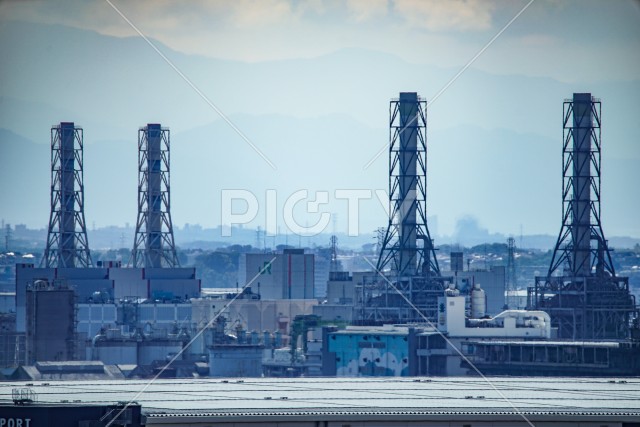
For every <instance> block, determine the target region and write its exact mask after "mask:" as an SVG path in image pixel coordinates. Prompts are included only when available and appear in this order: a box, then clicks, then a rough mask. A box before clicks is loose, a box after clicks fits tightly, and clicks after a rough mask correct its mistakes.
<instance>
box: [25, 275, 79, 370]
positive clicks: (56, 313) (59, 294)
mask: <svg viewBox="0 0 640 427" xmlns="http://www.w3.org/2000/svg"><path fill="white" fill-rule="evenodd" d="M25 295H26V314H27V319H28V321H27V331H26V332H27V340H26V353H27V355H26V357H27V363H29V364H33V363H35V362H36V361H38V362H40V361H66V360H75V359H76V346H75V343H76V340H75V310H74V302H75V301H74V294H73V290H71V289H68V288H66V287H60V286H59V284H56V283H49V282H46V281H43V280H39V281H36V282H35V283H34V284H33V285H32V286H30V287H29V288H28V289H27V290H26V294H25Z"/></svg>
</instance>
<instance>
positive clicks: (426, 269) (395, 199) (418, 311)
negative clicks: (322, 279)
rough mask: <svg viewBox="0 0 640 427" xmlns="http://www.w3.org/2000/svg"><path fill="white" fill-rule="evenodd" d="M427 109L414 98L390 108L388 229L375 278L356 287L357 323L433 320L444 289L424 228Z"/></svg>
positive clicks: (407, 94)
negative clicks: (381, 274)
mask: <svg viewBox="0 0 640 427" xmlns="http://www.w3.org/2000/svg"><path fill="white" fill-rule="evenodd" d="M426 108H427V102H426V101H424V100H421V99H420V98H419V97H418V94H417V93H415V92H402V93H400V98H399V99H395V100H392V101H391V103H390V104H389V213H390V216H389V224H388V227H387V229H386V231H385V232H384V235H383V238H382V242H381V249H380V252H379V257H378V262H377V265H376V269H377V273H376V274H375V275H374V276H372V277H370V278H367V277H364V278H363V282H362V284H361V285H358V287H359V289H357V294H358V299H357V304H356V307H355V311H354V317H355V318H356V322H358V323H362V324H382V323H389V322H424V319H425V318H427V319H429V320H430V321H435V320H436V316H437V300H438V297H439V296H442V295H443V292H444V288H443V282H442V278H441V276H440V268H439V267H438V261H437V260H436V256H435V249H434V247H433V242H432V240H431V236H430V234H429V229H428V228H427V206H426V201H427V135H426V130H427V117H426ZM378 273H383V274H384V276H385V277H380V275H379V274H378Z"/></svg>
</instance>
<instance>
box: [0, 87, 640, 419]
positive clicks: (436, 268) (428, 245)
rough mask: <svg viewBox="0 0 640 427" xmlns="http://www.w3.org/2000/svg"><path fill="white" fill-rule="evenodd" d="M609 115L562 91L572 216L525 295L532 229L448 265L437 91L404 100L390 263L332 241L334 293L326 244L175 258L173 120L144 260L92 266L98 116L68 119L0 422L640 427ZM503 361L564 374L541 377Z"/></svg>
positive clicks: (18, 303) (149, 212) (154, 135)
mask: <svg viewBox="0 0 640 427" xmlns="http://www.w3.org/2000/svg"><path fill="white" fill-rule="evenodd" d="M600 117H601V102H600V100H598V99H596V98H594V97H592V96H591V94H590V93H575V94H573V97H572V98H571V99H567V100H565V101H564V108H563V129H564V138H563V141H562V153H563V154H562V156H563V168H562V206H563V212H562V222H561V227H560V232H559V236H558V240H557V243H556V245H555V248H554V251H553V257H552V260H551V264H550V266H549V268H548V271H547V273H546V274H545V275H544V276H540V277H535V282H534V285H533V286H531V287H529V288H528V289H527V298H526V305H525V306H521V305H520V304H517V303H516V302H514V300H513V299H512V298H511V296H512V295H513V292H515V289H514V287H513V286H514V281H515V279H514V278H515V273H514V269H515V267H514V264H513V250H514V242H513V239H510V241H509V249H510V264H508V265H507V266H495V265H493V266H486V268H484V269H482V268H470V266H469V264H468V263H465V261H466V260H465V259H464V255H463V253H462V252H461V251H451V253H449V254H447V255H448V261H449V262H448V265H449V266H450V267H449V270H445V269H444V268H443V266H442V265H441V263H439V260H438V257H437V256H436V250H437V245H436V242H434V240H433V239H432V237H431V234H430V232H429V227H428V224H427V208H428V204H427V132H426V129H427V101H426V100H424V99H422V98H421V97H419V96H418V94H417V93H415V92H402V93H400V94H399V97H398V98H397V99H392V100H391V102H390V106H389V122H388V126H389V135H390V140H389V163H388V165H389V168H388V178H389V212H390V215H389V221H388V224H386V228H385V229H384V232H383V233H382V234H381V239H380V245H379V248H378V256H377V260H376V262H373V263H370V268H368V269H366V270H365V271H348V270H346V269H344V268H343V267H342V266H341V265H340V262H339V260H338V257H337V249H336V245H337V240H336V239H335V237H333V238H332V240H331V260H330V265H329V271H328V280H327V281H326V283H322V285H321V286H320V285H319V284H317V283H316V278H317V277H318V275H317V271H316V263H315V259H314V254H312V253H309V252H308V251H305V250H304V249H302V248H300V249H294V248H290V247H289V248H284V249H281V250H277V251H272V252H262V253H257V252H250V253H243V254H241V256H240V262H239V270H238V285H237V286H236V287H235V288H228V287H226V288H215V289H212V288H207V289H203V287H202V285H201V282H200V280H199V279H198V278H197V277H198V275H197V271H196V268H194V267H188V266H181V263H180V260H179V257H178V253H177V250H176V245H175V243H174V233H173V225H172V220H171V192H170V188H171V187H170V131H169V129H168V128H166V127H163V126H161V125H160V124H155V123H150V124H147V125H146V126H144V127H142V128H140V129H139V131H138V212H137V221H136V226H135V236H133V237H134V239H133V241H134V244H133V247H132V248H131V252H130V258H129V260H128V262H122V261H120V260H115V259H114V260H107V261H105V260H102V261H98V262H94V261H93V259H92V255H91V251H90V245H89V241H88V239H87V230H86V220H85V214H84V195H85V187H84V181H83V176H84V172H85V171H84V165H83V150H84V141H83V130H82V128H80V127H78V126H77V125H75V124H74V123H71V122H62V123H60V124H59V125H56V126H53V127H52V129H51V211H50V217H49V218H50V219H49V227H48V236H47V243H46V248H45V251H44V255H43V257H42V264H41V265H39V266H36V265H35V264H33V263H25V262H21V263H18V264H17V265H16V266H15V293H14V294H13V297H14V301H15V303H14V305H13V306H11V307H7V310H5V311H6V312H5V313H3V317H2V318H0V322H1V324H0V326H2V327H1V328H0V379H2V380H6V381H7V382H6V383H5V384H4V385H3V384H0V399H2V402H0V427H3V426H10V425H13V426H14V427H16V426H19V425H20V426H23V427H26V426H36V425H54V424H51V422H50V421H46V419H47V417H48V419H49V420H51V419H54V418H53V417H57V416H58V415H56V414H66V413H67V412H66V411H70V412H69V413H71V412H73V411H76V412H74V413H75V414H76V415H77V416H76V415H74V417H75V418H73V420H74V421H73V422H74V423H75V424H66V425H74V426H75V425H87V426H89V425H92V426H93V425H96V426H97V425H121V426H125V425H126V426H139V425H164V426H174V425H175V426H178V425H193V426H196V425H203V426H205V425H220V426H224V425H229V426H231V425H254V424H253V423H255V425H259V424H260V425H261V423H262V424H264V425H283V426H284V425H324V426H338V425H339V426H342V427H345V426H356V425H358V426H367V425H389V426H395V425H398V426H400V425H402V426H407V425H425V426H430V425H464V426H467V425H468V426H472V425H473V426H476V425H489V424H481V423H484V422H488V421H492V422H493V423H492V424H491V425H496V426H502V425H504V426H507V425H509V426H514V425H523V426H524V425H531V424H532V422H535V423H536V424H535V425H558V424H553V423H556V422H562V425H581V426H585V425H589V426H591V425H593V426H595V425H598V426H602V425H607V426H629V427H630V426H634V425H640V412H638V411H637V410H635V409H631V408H636V407H637V406H638V402H639V400H640V382H638V381H635V380H630V379H629V380H621V379H613V378H614V377H625V378H626V377H633V376H640V325H639V317H638V314H639V312H638V306H637V305H636V301H635V299H634V297H633V295H632V294H631V293H630V291H629V282H628V278H626V277H623V276H620V275H618V274H617V273H616V270H615V268H614V265H613V262H612V258H611V253H610V249H609V247H608V243H607V240H606V238H605V235H604V231H603V229H602V223H601V207H600V203H601V199H602V197H601V187H600V181H601V175H600V171H601V168H600V163H601V157H602V145H601V119H600ZM441 259H442V258H441ZM367 261H368V260H367ZM183 265H185V264H183ZM318 289H326V293H324V294H323V295H319V294H318V291H317V290H318ZM484 375H491V376H498V375H508V376H514V377H517V376H556V377H559V378H558V379H553V380H549V379H536V380H535V381H536V384H537V387H535V388H534V387H530V386H523V385H522V383H521V382H519V381H518V380H517V379H513V378H510V379H506V378H500V379H497V378H492V379H490V380H487V378H485V377H484ZM208 377H212V378H208ZM263 377H305V378H296V379H287V378H279V379H278V380H273V379H270V378H263ZM309 377H325V378H309ZM326 377H332V378H331V379H329V378H326ZM335 377H367V378H358V379H357V380H352V379H341V378H335ZM371 377H412V378H394V379H389V378H384V379H383V378H371ZM446 377H450V378H446ZM560 377H562V378H560ZM568 377H571V378H568ZM577 377H585V378H583V379H578V378H577ZM587 377H588V378H587ZM593 377H599V378H596V379H594V378H593ZM169 378H173V379H174V380H168V379H169ZM175 378H181V379H180V380H177V379H175ZM223 378H224V379H223ZM239 378H242V379H239ZM141 379H153V380H154V381H153V382H152V383H151V384H150V388H149V389H148V390H146V387H148V385H147V384H149V383H147V382H142V381H141ZM157 379H158V380H157ZM187 379H188V380H187ZM103 380H109V381H103ZM155 380H157V381H155ZM63 381H64V382H63ZM27 382H28V385H27V384H26V383H27ZM63 384H64V386H63ZM143 387H144V388H145V390H146V392H145V393H142V394H140V393H137V392H138V390H140V389H141V388H143ZM63 388H64V389H63ZM523 390H525V391H526V392H527V394H526V397H525V396H524V395H523V394H522V393H523ZM599 390H601V391H602V392H603V393H608V394H606V396H616V399H614V400H611V401H606V402H604V401H603V400H602V398H603V396H601V395H599ZM338 393H339V394H340V397H337V394H338ZM133 401H135V403H134V404H133V403H132V402H133ZM116 402H119V403H116ZM123 402H125V403H123ZM603 408H607V409H606V410H605V409H603ZM30 411H32V412H30ZM29 417H31V418H29ZM64 417H67V415H64ZM27 418H29V419H31V420H32V421H29V422H27V421H25V420H26V419H27ZM69 419H71V418H69ZM3 420H4V421H3ZM6 420H13V421H6ZM17 420H20V424H18V421H17ZM36 420H39V421H36ZM9 422H12V423H13V424H9ZM82 422H85V424H82ZM98 422H99V423H100V424H99V423H98ZM29 423H31V424H29ZM78 423H80V424H78ZM320 423H322V424H320ZM448 423H451V424H448ZM55 425H62V424H55Z"/></svg>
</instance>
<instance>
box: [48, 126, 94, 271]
mask: <svg viewBox="0 0 640 427" xmlns="http://www.w3.org/2000/svg"><path fill="white" fill-rule="evenodd" d="M83 157H84V154H83V133H82V128H80V127H76V126H75V125H74V123H73V122H62V123H60V124H59V125H58V126H53V127H52V128H51V213H50V215H49V228H48V233H47V246H46V248H45V252H44V258H43V261H44V264H45V267H48V268H51V267H59V268H74V267H91V266H92V261H91V254H90V252H89V244H88V240H87V228H86V221H85V217H84V184H83V177H84V169H83Z"/></svg>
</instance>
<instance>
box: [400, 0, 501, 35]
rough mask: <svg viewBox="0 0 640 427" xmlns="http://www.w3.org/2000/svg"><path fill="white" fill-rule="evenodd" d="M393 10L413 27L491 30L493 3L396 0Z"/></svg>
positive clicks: (451, 0) (471, 0)
mask: <svg viewBox="0 0 640 427" xmlns="http://www.w3.org/2000/svg"><path fill="white" fill-rule="evenodd" d="M394 9H395V11H396V13H398V14H399V15H400V16H401V17H403V18H404V19H405V20H406V21H407V22H408V23H409V24H410V25H412V26H415V27H419V28H424V29H427V30H429V31H468V30H487V29H490V28H491V21H492V19H491V18H492V16H491V14H492V12H493V10H494V5H493V3H491V2H488V1H482V0H449V1H441V0H395V2H394Z"/></svg>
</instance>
